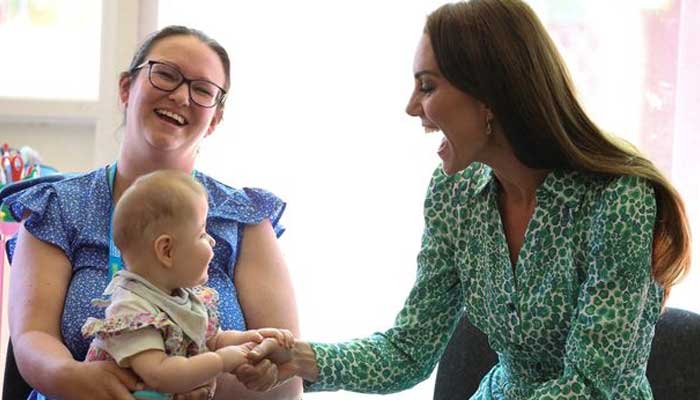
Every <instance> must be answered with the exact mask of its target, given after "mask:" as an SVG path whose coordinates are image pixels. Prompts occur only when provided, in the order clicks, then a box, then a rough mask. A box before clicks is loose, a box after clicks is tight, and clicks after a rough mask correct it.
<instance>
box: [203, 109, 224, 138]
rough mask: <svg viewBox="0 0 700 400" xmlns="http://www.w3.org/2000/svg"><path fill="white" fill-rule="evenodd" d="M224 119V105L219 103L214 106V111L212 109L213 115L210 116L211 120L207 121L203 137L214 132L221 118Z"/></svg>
mask: <svg viewBox="0 0 700 400" xmlns="http://www.w3.org/2000/svg"><path fill="white" fill-rule="evenodd" d="M223 119H224V107H223V106H222V105H219V106H217V107H216V111H214V116H213V117H212V118H211V122H210V123H209V127H208V128H207V133H206V134H205V135H204V137H207V136H209V135H211V134H212V133H214V130H215V129H216V127H217V126H218V125H219V123H221V120H223Z"/></svg>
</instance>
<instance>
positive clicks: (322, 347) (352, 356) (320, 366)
mask: <svg viewBox="0 0 700 400" xmlns="http://www.w3.org/2000/svg"><path fill="white" fill-rule="evenodd" d="M390 337H391V333H390V332H387V333H384V334H374V335H372V336H370V337H368V338H364V339H357V340H352V341H349V342H343V343H332V344H331V343H311V344H310V346H311V348H312V351H313V352H314V353H315V354H316V356H315V357H316V361H315V364H316V365H314V367H311V368H310V367H309V366H307V367H300V371H299V375H300V376H304V374H306V375H307V376H306V377H305V380H306V381H307V382H309V383H311V384H310V385H308V386H307V387H306V390H307V391H310V392H315V391H329V390H330V391H334V390H348V391H352V392H360V393H376V394H387V393H394V392H398V391H401V390H405V389H408V388H411V387H413V386H415V385H416V384H417V383H419V382H421V381H423V380H424V379H426V378H427V377H428V376H430V373H431V371H432V370H433V368H434V366H435V364H436V363H437V359H436V354H439V353H437V352H434V351H433V350H429V349H428V348H422V349H419V350H420V351H424V354H423V356H419V357H415V351H414V350H415V349H411V348H410V347H411V346H413V345H414V343H412V342H407V343H402V342H401V341H400V340H395V339H396V338H390ZM338 360H343V361H344V362H342V363H339V362H338ZM297 363H298V364H300V363H301V362H300V361H297ZM314 370H315V371H317V372H316V376H314V373H313V372H312V371H314Z"/></svg>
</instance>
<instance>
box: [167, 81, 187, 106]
mask: <svg viewBox="0 0 700 400" xmlns="http://www.w3.org/2000/svg"><path fill="white" fill-rule="evenodd" d="M168 97H169V98H170V99H172V100H173V101H175V102H176V103H177V104H178V105H181V106H187V105H189V104H190V84H189V83H187V82H182V84H181V85H180V86H178V87H177V88H176V89H175V90H173V91H172V92H170V95H169V96H168Z"/></svg>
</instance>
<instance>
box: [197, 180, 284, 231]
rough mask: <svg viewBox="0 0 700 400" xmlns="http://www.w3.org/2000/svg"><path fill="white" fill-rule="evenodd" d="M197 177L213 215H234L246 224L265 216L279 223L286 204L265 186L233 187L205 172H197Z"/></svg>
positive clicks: (260, 219) (225, 217)
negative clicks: (205, 191) (207, 196)
mask: <svg viewBox="0 0 700 400" xmlns="http://www.w3.org/2000/svg"><path fill="white" fill-rule="evenodd" d="M195 177H196V178H197V180H199V182H200V183H202V185H203V186H204V188H205V189H206V190H207V193H208V195H209V215H210V216H211V217H215V218H224V219H233V220H235V221H237V222H242V223H246V224H257V223H259V222H260V221H262V220H263V219H270V220H271V222H272V223H273V225H275V226H276V225H277V222H278V220H279V218H280V217H281V215H282V213H283V211H284V208H285V207H286V203H285V202H284V201H283V200H282V199H280V198H279V197H278V196H277V195H275V194H274V193H272V192H270V191H268V190H266V189H262V188H248V187H244V188H241V189H238V188H234V187H231V186H229V185H227V184H224V183H222V182H220V181H218V180H216V179H214V178H212V177H210V176H208V175H206V174H204V173H202V172H196V173H195Z"/></svg>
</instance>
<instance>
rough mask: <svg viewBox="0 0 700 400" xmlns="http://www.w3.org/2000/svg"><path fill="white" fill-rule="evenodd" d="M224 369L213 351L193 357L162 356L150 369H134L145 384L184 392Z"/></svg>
mask: <svg viewBox="0 0 700 400" xmlns="http://www.w3.org/2000/svg"><path fill="white" fill-rule="evenodd" d="M223 370H224V362H223V360H222V359H221V357H220V356H219V355H218V354H216V353H215V352H207V353H203V354H199V355H196V356H193V357H189V358H185V357H176V356H173V357H164V358H163V360H162V361H161V362H160V364H158V365H157V366H156V367H155V368H152V369H151V370H150V371H147V372H145V371H138V370H137V371H136V372H137V373H138V374H139V376H140V377H141V378H142V379H143V381H144V383H145V384H146V386H148V387H149V388H151V389H153V390H156V391H158V392H163V393H186V392H189V391H191V390H193V389H195V388H197V387H199V386H201V385H203V384H205V383H206V382H208V381H209V380H211V379H212V378H215V377H216V376H217V375H219V374H220V373H221V372H223Z"/></svg>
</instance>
